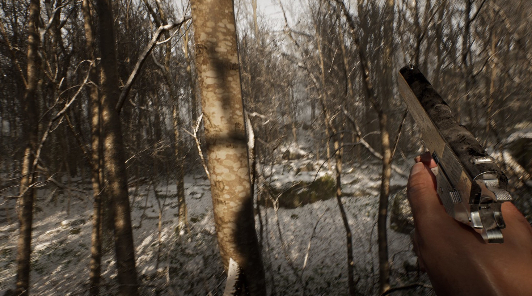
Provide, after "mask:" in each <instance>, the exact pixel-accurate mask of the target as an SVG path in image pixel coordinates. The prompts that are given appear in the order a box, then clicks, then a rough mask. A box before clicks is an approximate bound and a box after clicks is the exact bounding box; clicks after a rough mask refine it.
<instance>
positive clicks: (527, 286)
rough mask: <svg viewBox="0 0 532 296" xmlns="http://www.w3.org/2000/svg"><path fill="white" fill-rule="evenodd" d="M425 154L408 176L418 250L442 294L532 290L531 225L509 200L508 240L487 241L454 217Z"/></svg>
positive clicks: (506, 214) (506, 205) (505, 205)
mask: <svg viewBox="0 0 532 296" xmlns="http://www.w3.org/2000/svg"><path fill="white" fill-rule="evenodd" d="M433 167H436V163H435V162H434V160H432V158H431V157H430V153H425V154H423V155H421V156H418V157H417V158H416V164H415V165H414V166H413V167H412V170H411V172H410V177H409V179H408V185H407V190H408V200H409V202H410V206H411V208H412V214H413V216H414V226H415V233H414V249H415V250H416V253H417V254H418V260H419V263H420V266H421V267H422V268H424V269H425V270H426V271H427V273H428V275H429V278H430V280H431V282H432V285H433V287H434V290H435V291H436V294H438V295H440V296H441V295H453V296H454V295H469V296H471V295H532V281H530V275H532V227H531V226H530V224H529V223H528V221H527V220H526V219H525V218H524V217H523V215H522V214H521V213H520V212H519V211H518V210H517V209H516V208H515V206H514V205H513V204H512V203H510V202H505V203H503V204H502V214H503V217H504V221H505V223H506V228H505V229H503V230H502V233H503V235H504V243H502V244H487V243H485V242H484V240H483V239H482V237H481V236H480V234H478V233H476V232H475V231H474V230H473V229H472V228H471V227H469V226H467V225H464V224H462V223H460V222H458V221H456V220H455V219H453V218H452V217H451V216H449V215H448V214H447V213H446V212H445V209H444V207H443V205H442V204H441V202H440V199H439V197H438V195H437V193H436V178H435V176H434V174H433V173H432V171H431V170H430V168H433Z"/></svg>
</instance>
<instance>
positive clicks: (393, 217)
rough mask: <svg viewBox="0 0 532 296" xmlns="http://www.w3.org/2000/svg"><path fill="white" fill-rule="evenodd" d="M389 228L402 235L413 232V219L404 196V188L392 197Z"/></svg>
mask: <svg viewBox="0 0 532 296" xmlns="http://www.w3.org/2000/svg"><path fill="white" fill-rule="evenodd" d="M390 228H392V229H393V230H394V231H396V232H399V233H404V234H410V233H411V232H412V231H413V230H414V217H413V216H412V210H411V209H410V204H409V203H408V198H407V196H406V187H405V188H403V189H402V190H399V191H398V192H397V193H396V194H394V195H393V196H392V209H391V211H390Z"/></svg>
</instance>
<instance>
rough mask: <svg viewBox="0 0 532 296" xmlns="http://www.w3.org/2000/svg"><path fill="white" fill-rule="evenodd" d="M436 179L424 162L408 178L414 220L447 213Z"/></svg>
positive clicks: (417, 164) (415, 167) (413, 168)
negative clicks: (440, 197)
mask: <svg viewBox="0 0 532 296" xmlns="http://www.w3.org/2000/svg"><path fill="white" fill-rule="evenodd" d="M435 183H436V181H435V177H434V174H433V173H432V171H431V170H430V169H429V167H428V166H426V165H425V164H423V162H418V163H416V164H415V165H414V166H413V167H412V170H411V171H410V177H409V178H408V185H407V196H408V201H409V202H410V207H411V208H412V214H413V215H414V219H416V218H418V217H419V216H422V215H434V214H438V213H440V212H443V213H445V210H444V208H443V206H442V205H441V203H440V199H439V197H438V194H437V193H436V189H435V187H436V186H435Z"/></svg>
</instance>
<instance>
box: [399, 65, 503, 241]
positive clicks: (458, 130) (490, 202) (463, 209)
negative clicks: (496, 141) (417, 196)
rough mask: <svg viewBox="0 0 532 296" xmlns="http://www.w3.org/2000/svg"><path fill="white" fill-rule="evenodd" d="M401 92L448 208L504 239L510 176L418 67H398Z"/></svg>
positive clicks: (487, 236) (490, 237)
mask: <svg viewBox="0 0 532 296" xmlns="http://www.w3.org/2000/svg"><path fill="white" fill-rule="evenodd" d="M398 83H399V92H400V94H401V97H402V98H403V100H404V102H405V103H406V106H407V109H408V112H409V113H410V114H411V115H412V117H413V118H414V120H415V122H416V124H417V126H418V128H419V130H420V131H421V134H422V135H421V137H422V141H423V144H424V146H425V147H426V148H427V149H428V150H429V151H430V153H431V154H432V158H433V159H434V161H435V162H436V164H437V168H435V175H436V188H437V192H438V196H439V197H440V200H441V202H442V204H443V206H444V207H445V211H446V212H447V213H448V214H449V215H450V216H451V217H453V218H454V219H456V220H457V221H460V222H462V223H464V224H466V225H469V226H471V227H472V228H473V229H474V230H475V231H476V232H477V233H479V234H480V235H482V238H483V239H484V241H486V242H488V243H502V242H503V241H504V238H503V235H502V232H501V229H504V228H505V227H506V225H505V223H504V219H503V217H502V213H501V205H502V203H503V202H507V201H511V200H512V196H511V195H510V193H509V192H508V190H507V188H506V187H507V184H508V179H507V177H506V176H505V175H504V173H503V172H502V170H501V169H500V168H499V167H498V166H497V164H496V163H495V161H494V160H493V158H491V157H490V156H489V155H488V154H487V153H486V150H485V149H484V147H482V145H481V144H480V143H479V142H478V141H477V139H476V138H475V137H474V136H473V134H471V132H469V131H468V130H467V129H466V128H465V127H464V126H463V125H460V124H459V123H458V122H457V121H456V119H455V118H454V117H453V114H452V112H451V108H450V107H449V105H448V104H447V103H446V102H445V101H444V100H443V98H442V97H441V96H440V95H439V94H438V93H437V92H436V90H434V88H433V87H432V85H431V84H430V82H429V81H428V80H427V79H426V78H425V76H423V74H422V73H421V72H420V71H419V69H418V68H417V67H414V66H406V67H403V68H402V69H401V70H400V71H399V75H398Z"/></svg>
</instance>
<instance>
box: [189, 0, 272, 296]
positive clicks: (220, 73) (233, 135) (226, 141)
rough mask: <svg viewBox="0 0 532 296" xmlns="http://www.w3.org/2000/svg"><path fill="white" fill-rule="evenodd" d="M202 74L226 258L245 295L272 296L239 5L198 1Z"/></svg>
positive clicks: (194, 10) (197, 33) (216, 208)
mask: <svg viewBox="0 0 532 296" xmlns="http://www.w3.org/2000/svg"><path fill="white" fill-rule="evenodd" d="M192 16H193V19H194V30H195V33H194V36H195V38H196V40H195V41H196V42H195V49H196V50H195V52H196V71H197V74H198V85H199V89H200V93H201V98H202V107H203V113H204V116H205V121H204V123H205V137H206V144H207V155H208V169H209V171H210V173H211V177H210V181H211V193H212V200H213V207H214V219H215V224H216V231H217V235H218V244H219V247H220V253H221V256H222V260H223V263H224V266H225V268H226V270H227V269H228V267H229V261H230V259H233V260H234V261H236V262H237V264H238V266H239V267H240V270H241V274H240V276H239V277H240V279H241V280H240V281H238V282H240V283H243V286H242V287H241V288H242V289H241V290H244V291H245V292H247V293H249V294H250V295H266V287H265V279H264V267H263V263H262V258H261V253H260V249H259V245H258V240H257V234H256V231H255V219H254V215H253V196H252V194H251V193H252V190H251V184H250V179H249V176H250V174H249V165H248V154H247V145H246V133H245V125H244V114H243V105H242V93H241V86H240V71H239V63H238V52H237V44H236V27H235V16H234V8H233V1H231V0H220V1H208V0H196V1H192Z"/></svg>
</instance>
